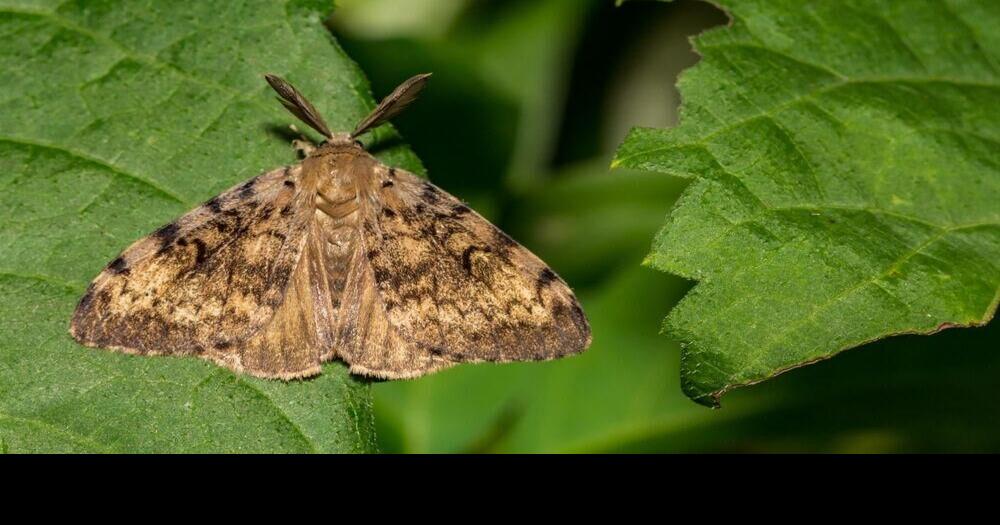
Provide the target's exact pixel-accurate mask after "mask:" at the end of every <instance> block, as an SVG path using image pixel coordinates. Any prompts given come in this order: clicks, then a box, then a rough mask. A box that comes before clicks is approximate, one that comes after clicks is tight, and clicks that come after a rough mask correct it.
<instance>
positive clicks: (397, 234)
mask: <svg viewBox="0 0 1000 525" xmlns="http://www.w3.org/2000/svg"><path fill="white" fill-rule="evenodd" d="M366 173H370V174H372V176H371V177H370V178H368V179H365V178H364V177H363V175H362V174H361V173H358V174H357V175H356V177H357V179H358V180H360V181H365V182H367V183H366V184H362V190H363V191H362V193H365V194H367V197H366V198H362V199H361V202H362V203H363V204H364V206H363V209H362V212H363V213H362V214H361V225H360V226H361V227H360V228H359V234H360V239H359V242H357V243H356V245H357V261H356V263H355V264H353V268H354V276H352V278H351V279H350V280H349V281H350V284H349V285H348V289H347V292H348V294H349V296H350V297H351V299H352V301H353V302H355V303H356V304H357V308H358V314H359V315H355V316H353V318H355V319H360V320H361V322H359V323H357V325H356V326H355V327H353V328H352V332H353V334H354V335H355V338H354V340H355V341H362V342H365V343H366V344H364V346H363V347H359V346H357V343H355V345H354V346H352V345H351V344H350V340H348V339H347V338H344V341H343V342H344V343H346V344H344V345H342V346H341V347H340V348H339V351H341V352H344V355H343V358H344V360H345V361H347V362H348V363H350V364H351V369H352V370H353V371H356V372H361V373H365V374H369V375H375V376H379V377H384V378H404V377H414V376H419V375H422V374H426V373H428V372H431V371H434V370H437V369H440V368H444V367H448V366H451V365H453V364H456V363H461V362H476V361H494V362H505V361H531V360H535V361H537V360H548V359H554V358H558V357H562V356H566V355H570V354H575V353H578V352H582V351H583V350H584V349H585V348H586V347H587V346H588V345H589V344H590V327H589V325H588V323H587V320H586V317H585V316H584V313H583V310H582V309H581V308H580V305H579V303H578V302H577V300H576V297H575V296H574V295H573V292H572V291H571V290H570V289H569V287H568V286H567V285H566V283H565V282H563V281H562V279H560V278H559V277H558V276H557V275H556V274H555V273H554V272H553V271H552V270H551V269H549V268H548V266H546V265H545V263H544V262H542V261H541V260H540V259H538V257H536V256H535V255H534V254H532V253H531V252H530V251H528V250H527V249H526V248H524V247H523V246H521V245H519V244H518V243H516V242H515V241H513V240H512V239H511V238H510V237H508V236H507V235H506V234H504V233H503V232H502V231H500V230H499V229H498V228H497V227H496V226H494V225H492V224H490V223H489V222H488V221H487V220H486V219H484V218H483V217H481V216H479V214H477V213H475V212H474V211H472V210H471V209H469V208H468V207H467V206H465V205H464V204H462V203H461V202H460V201H459V200H458V199H456V198H455V197H453V196H451V195H449V194H447V193H445V192H444V191H442V190H440V189H438V188H437V187H436V186H434V185H432V184H430V183H429V182H426V181H424V180H421V179H419V178H417V177H416V176H414V175H412V174H410V173H407V172H404V171H402V170H388V169H387V168H385V167H384V166H378V167H376V169H374V170H370V171H366ZM345 304H348V303H346V302H345ZM349 318H351V317H349V316H345V317H344V319H349ZM366 350H367V351H366Z"/></svg>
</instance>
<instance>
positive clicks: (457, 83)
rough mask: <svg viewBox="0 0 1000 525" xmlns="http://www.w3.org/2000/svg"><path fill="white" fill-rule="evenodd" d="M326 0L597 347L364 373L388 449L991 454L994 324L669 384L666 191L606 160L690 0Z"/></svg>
mask: <svg viewBox="0 0 1000 525" xmlns="http://www.w3.org/2000/svg"><path fill="white" fill-rule="evenodd" d="M612 4H613V2H611V1H599V0H594V1H585V0H512V1H474V0H421V1H411V0H342V1H341V2H339V5H340V8H339V9H338V11H337V13H336V14H335V15H334V17H333V18H332V19H331V20H330V21H329V24H330V26H331V28H332V29H333V31H334V33H335V34H336V36H337V37H338V38H339V39H340V42H341V43H342V45H343V46H344V47H345V49H346V50H347V52H348V54H349V55H350V56H351V57H353V58H354V59H355V60H356V61H358V62H359V64H360V65H361V68H362V69H363V70H364V71H365V72H366V73H367V74H368V75H369V77H370V79H371V81H372V83H373V86H374V90H375V92H376V93H386V92H388V91H389V90H390V89H392V87H393V86H395V85H396V84H397V83H398V82H399V81H401V80H403V79H405V78H406V77H408V76H410V75H412V74H414V73H418V72H423V71H433V72H434V73H435V76H434V78H433V80H432V82H431V84H430V86H429V89H428V90H427V92H426V96H425V97H424V98H423V99H422V100H421V101H420V102H419V103H418V104H416V105H414V106H413V108H412V110H410V111H408V112H407V113H405V114H404V115H403V116H402V117H401V118H400V119H399V120H398V122H397V128H398V129H399V130H400V131H401V132H402V134H403V136H404V137H405V139H406V141H407V142H408V143H410V144H411V145H412V146H413V149H414V150H415V151H416V152H417V154H418V155H419V156H420V157H421V159H422V160H423V162H424V164H425V165H426V166H427V169H428V173H429V176H430V177H431V178H432V179H433V180H434V181H435V182H437V183H438V184H440V185H441V186H442V187H444V188H445V189H447V190H448V191H450V192H452V193H454V194H455V195H457V196H459V197H461V198H464V199H466V200H468V201H469V202H470V203H471V204H472V205H473V206H475V207H476V208H477V209H479V210H480V211H481V212H482V213H484V215H486V216H487V217H489V218H491V219H492V220H494V221H496V222H497V224H498V225H499V226H501V227H502V228H504V229H505V230H507V231H508V232H509V233H511V234H512V235H513V236H514V237H515V238H517V239H518V240H520V241H521V242H522V243H524V244H525V245H526V246H528V247H529V248H531V249H532V250H534V251H535V252H536V253H538V255H539V256H541V257H542V258H543V259H545V260H546V261H547V262H549V263H550V264H551V265H552V266H553V268H555V269H556V270H557V271H558V272H559V273H560V274H561V275H562V276H563V277H564V278H565V279H566V280H567V281H568V282H569V283H570V284H571V285H572V286H573V287H574V288H575V289H576V290H577V292H578V295H579V296H580V297H581V300H582V301H583V303H584V308H585V310H586V311H587V313H588V316H589V317H590V319H591V323H592V325H593V331H594V344H593V346H592V347H591V349H590V350H589V351H587V352H586V353H585V354H583V355H582V356H579V357H574V358H570V359H564V360H561V361H556V362H550V363H538V364H535V363H529V364H512V365H468V366H459V367H456V368H453V369H451V370H448V371H444V372H441V373H438V374H435V375H432V376H429V377H426V378H422V379H419V380H413V381H399V382H387V383H378V384H375V385H374V388H373V390H374V394H375V405H376V420H377V425H378V434H379V440H380V445H381V447H382V450H383V451H386V452H470V451H514V452H604V451H661V452H674V451H848V452H881V451H972V450H997V449H1000V432H998V430H1000V429H998V428H997V427H998V426H1000V419H998V418H997V417H996V415H997V408H996V406H997V404H998V403H997V402H998V401H1000V394H998V393H997V389H996V388H995V384H996V383H997V381H996V378H997V377H1000V354H998V353H997V352H996V350H997V347H998V345H997V342H998V338H1000V334H998V330H997V328H996V327H995V324H996V323H993V325H991V326H988V327H986V328H982V329H969V330H953V331H946V332H943V333H941V334H938V335H935V336H930V337H918V336H906V337H898V338H893V339H890V340H887V341H883V342H881V343H876V344H873V345H868V346H867V347H865V349H863V350H858V351H851V352H847V353H845V354H843V355H841V356H838V357H837V358H836V359H833V360H831V361H827V362H823V363H820V364H817V365H814V366H811V367H809V368H806V369H803V370H798V371H795V372H791V373H789V374H786V375H784V376H782V377H779V378H777V379H775V380H772V381H770V382H768V383H766V384H763V385H759V386H755V387H752V388H749V389H744V390H743V391H739V392H736V393H734V394H731V395H730V397H727V404H726V407H725V408H723V409H721V410H710V409H707V408H704V407H701V406H698V405H696V404H694V403H693V402H691V401H690V400H688V399H687V398H686V397H685V396H684V395H683V394H682V393H681V390H680V387H679V371H678V354H679V348H678V346H677V344H676V343H675V342H673V341H672V340H671V339H669V338H667V337H666V336H663V335H661V334H660V333H659V330H660V322H661V320H662V319H663V317H664V315H665V314H666V312H668V311H669V310H670V309H671V307H672V306H673V304H674V303H676V301H677V300H678V299H679V298H680V297H682V296H683V295H684V293H685V292H686V291H687V290H688V289H689V287H690V283H688V282H685V281H683V280H681V279H679V278H675V277H671V276H669V275H666V274H662V273H658V272H656V271H653V270H649V269H646V268H642V267H640V266H639V262H640V261H641V260H642V258H643V257H644V256H645V254H646V253H647V252H648V251H649V244H650V240H651V238H652V236H653V234H654V232H655V231H656V230H657V229H658V228H659V226H660V225H661V224H662V222H663V219H664V217H665V215H666V214H667V212H668V211H669V210H670V208H671V206H672V204H673V202H674V200H675V199H676V197H677V196H678V194H679V192H680V191H681V190H682V189H683V187H684V183H683V182H682V181H679V180H677V179H671V178H668V177H665V176H662V175H656V174H648V173H638V172H626V171H615V172H609V171H608V169H607V166H608V161H609V160H610V157H611V154H612V152H613V151H614V149H615V147H616V146H617V144H618V142H619V141H620V140H621V139H622V138H623V137H624V134H625V132H626V131H627V130H628V129H629V128H630V127H632V126H637V125H642V126H656V127H666V126H670V125H673V124H675V123H676V120H677V112H676V110H677V105H678V103H679V100H678V96H677V93H676V90H675V89H674V88H673V84H674V82H675V80H676V76H677V74H678V73H679V72H680V71H681V70H682V69H683V68H685V67H688V66H690V65H691V64H693V63H694V62H695V61H696V59H697V57H696V56H695V55H694V54H693V53H692V52H691V50H690V46H689V44H688V43H687V37H688V36H690V35H693V34H696V33H698V32H700V31H701V30H703V29H705V28H707V27H711V26H714V25H720V24H724V23H725V22H726V17H725V15H724V14H723V13H721V12H719V11H718V10H716V9H715V8H713V7H711V5H709V4H707V3H704V2H697V1H679V2H673V3H670V4H662V3H657V2H648V3H647V2H632V3H626V4H625V5H624V6H621V7H618V8H616V7H614V6H613V5H612Z"/></svg>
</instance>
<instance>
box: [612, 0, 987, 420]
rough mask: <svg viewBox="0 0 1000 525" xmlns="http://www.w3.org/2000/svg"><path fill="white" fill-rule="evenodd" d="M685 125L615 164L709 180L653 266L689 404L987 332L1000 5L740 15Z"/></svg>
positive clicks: (689, 198)
mask: <svg viewBox="0 0 1000 525" xmlns="http://www.w3.org/2000/svg"><path fill="white" fill-rule="evenodd" d="M719 3H720V4H722V6H723V7H724V8H725V9H727V10H728V11H729V13H730V15H731V17H732V25H731V27H729V28H724V29H719V30H714V31H711V32H709V33H707V34H705V35H703V36H701V37H699V38H697V39H696V48H697V50H698V51H699V52H700V53H701V54H702V56H703V59H702V62H701V63H700V64H699V65H698V66H696V67H694V68H693V69H692V70H690V71H688V72H687V73H686V74H685V75H684V76H683V77H682V80H681V82H680V90H681V93H682V95H683V100H684V102H683V106H682V120H681V124H680V126H679V127H678V128H676V129H672V130H655V129H636V130H633V132H632V133H631V134H630V135H629V136H628V138H627V139H626V141H625V143H624V144H623V145H622V146H621V148H620V149H619V151H618V153H617V157H616V159H615V161H614V162H615V164H616V165H621V166H628V167H633V168H640V169H645V170H651V171H659V172H663V173H668V174H672V175H676V176H681V177H689V178H692V179H693V180H692V182H691V184H690V186H689V187H688V189H687V190H686V192H685V193H684V195H683V196H682V198H681V199H680V201H679V203H678V205H677V207H676V208H675V209H674V210H673V212H672V213H671V215H670V217H669V218H668V220H667V224H666V225H665V226H664V228H663V230H662V231H661V232H660V233H659V234H658V235H657V237H656V239H655V241H654V245H653V251H652V253H651V254H650V255H649V257H648V259H647V261H648V264H650V265H651V266H653V267H655V268H658V269H661V270H664V271H667V272H671V273H676V274H679V275H682V276H685V277H688V278H691V279H694V280H696V281H699V284H698V285H697V286H696V287H695V288H694V289H693V290H692V292H691V293H690V294H689V295H688V296H687V297H686V298H685V299H684V300H683V301H682V302H681V303H680V304H679V305H678V306H677V307H676V308H675V309H674V310H673V311H672V312H671V313H670V315H669V316H668V318H667V323H666V326H667V329H668V331H669V332H670V333H672V334H673V335H674V336H676V337H678V338H679V339H680V340H681V341H682V342H683V344H684V345H685V349H684V351H683V354H682V371H681V373H682V379H683V385H684V389H685V391H686V393H687V394H688V395H689V396H690V397H692V398H693V399H695V400H697V401H699V402H703V403H716V402H717V401H718V398H719V396H721V394H723V393H724V392H726V391H727V390H729V389H732V388H734V387H737V386H741V385H747V384H752V383H755V382H758V381H762V380H765V379H767V378H769V377H772V376H774V375H775V374H778V373H780V372H782V371H785V370H788V369H791V368H794V367H798V366H801V365H804V364H808V363H811V362H814V361H817V360H820V359H825V358H828V357H830V356H832V355H834V354H836V353H837V352H840V351H842V350H844V349H847V348H851V347H855V346H858V345H861V344H864V343H866V342H869V341H872V340H875V339H879V338H883V337H887V336H890V335H895V334H900V333H932V332H935V331H938V330H941V329H944V328H949V327H956V326H974V325H981V324H984V323H986V322H988V321H989V320H990V318H991V317H992V316H993V314H994V311H995V309H996V306H997V300H998V290H1000V169H998V168H1000V161H998V157H997V148H998V144H1000V104H997V101H998V99H1000V40H998V39H997V38H996V36H995V35H996V30H995V28H996V27H997V26H998V24H1000V4H997V3H996V2H991V1H989V0H982V1H969V2H951V1H944V0H942V1H926V2H891V1H879V0H867V1H852V2H836V3H834V2H828V3H827V2H816V3H811V4H809V5H803V4H801V3H799V2H773V1H770V0H724V1H721V2H719Z"/></svg>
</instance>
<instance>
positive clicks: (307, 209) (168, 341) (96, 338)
mask: <svg viewBox="0 0 1000 525" xmlns="http://www.w3.org/2000/svg"><path fill="white" fill-rule="evenodd" d="M300 175H301V167H300V166H294V167H289V168H281V169H278V170H274V171H271V172H268V173H265V174H263V175H261V176H259V177H256V178H254V179H251V180H250V181H247V182H246V183H243V184H241V185H239V186H237V187H234V188H232V189H230V190H228V191H226V192H224V193H222V194H221V195H219V196H218V197H216V198H214V199H212V200H210V201H208V202H207V203H205V204H204V205H203V206H201V207H199V208H197V209H195V210H192V211H191V212H189V213H187V214H186V215H184V216H182V217H181V218H179V219H178V220H177V221H175V222H173V223H171V224H168V225H166V226H164V227H162V228H160V229H159V230H157V231H156V232H155V233H153V234H151V235H150V236H148V237H145V238H143V239H140V240H139V241H137V242H135V243H134V244H133V245H132V246H130V247H129V248H128V249H126V250H125V251H124V252H123V253H122V254H121V256H119V257H118V258H116V259H114V260H113V261H111V263H110V264H108V266H107V268H105V269H104V271H103V272H101V274H100V275H98V277H97V278H96V279H95V280H94V281H93V283H92V284H91V285H90V287H89V288H88V290H87V292H86V294H85V295H84V296H83V298H82V299H81V300H80V303H79V305H78V307H77V309H76V312H75V313H74V315H73V320H72V324H71V332H72V334H73V335H74V337H76V339H77V340H79V341H80V342H82V343H84V344H87V345H89V346H98V347H103V348H111V349H117V350H121V351H126V352H131V353H142V354H195V355H199V356H201V357H205V358H208V359H212V360H214V361H217V362H219V363H220V364H224V365H226V366H229V367H230V368H234V369H236V370H246V371H248V372H251V373H254V374H255V375H265V376H275V377H285V376H297V375H304V374H305V373H306V372H308V373H315V372H316V371H318V364H319V360H318V356H311V357H309V358H308V359H307V358H305V357H301V356H298V357H296V356H287V355H282V353H281V352H280V351H279V352H277V353H276V354H275V355H266V354H267V353H269V352H270V353H274V352H273V351H272V350H271V349H268V348H264V347H265V346H274V345H275V344H276V343H281V342H282V341H281V337H279V335H280V332H281V331H283V330H286V331H287V330H293V329H303V328H305V329H312V325H311V323H312V320H311V319H309V318H308V317H309V316H310V315H311V311H309V310H307V311H305V312H301V311H300V312H297V313H296V312H290V311H289V312H285V311H282V304H286V305H290V304H293V303H297V302H302V300H304V299H303V297H302V296H303V294H308V283H307V282H305V281H308V276H305V277H302V276H298V275H297V274H298V273H301V272H297V271H296V270H297V269H298V268H299V267H300V266H302V265H303V264H305V263H303V262H301V261H300V254H301V252H302V248H303V245H304V244H305V238H306V233H307V232H308V230H309V227H310V224H311V218H312V211H313V207H312V206H311V199H312V198H313V196H314V190H311V189H309V188H301V187H300V186H302V181H301V180H300V179H301V178H302V177H301V176H300ZM286 294H288V295H289V299H288V300H286V298H285V296H286ZM307 302H308V301H307ZM296 306H299V305H298V304H296ZM297 309H298V310H302V308H297ZM288 310H291V309H288ZM299 346H301V344H300V345H299ZM307 346H308V345H307ZM313 353H315V352H313ZM275 360H281V361H282V362H281V363H277V365H276V364H275V363H274V361H275ZM307 361H309V362H307Z"/></svg>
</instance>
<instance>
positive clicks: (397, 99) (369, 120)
mask: <svg viewBox="0 0 1000 525" xmlns="http://www.w3.org/2000/svg"><path fill="white" fill-rule="evenodd" d="M432 74H433V73H421V74H419V75H415V76H412V77H410V78H409V79H407V80H406V82H403V83H402V84H400V85H399V87H397V88H396V89H394V90H392V93H389V95H388V96H386V97H385V98H383V99H382V102H379V103H378V106H376V107H375V109H374V110H372V112H371V113H370V114H369V115H368V116H367V117H365V118H364V120H362V121H361V122H359V123H358V125H357V127H355V128H354V131H353V132H351V138H355V137H357V136H359V135H361V134H363V133H365V132H367V131H369V130H371V129H373V128H375V127H376V126H379V125H381V124H383V123H384V122H386V121H388V120H389V119H391V118H392V117H395V116H396V115H398V114H399V113H400V112H401V111H403V110H404V109H406V107H407V106H409V105H410V104H412V103H413V101H414V100H416V99H417V95H419V94H420V92H421V91H423V90H424V86H426V85H427V79H428V78H430V77H431V75H432Z"/></svg>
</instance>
